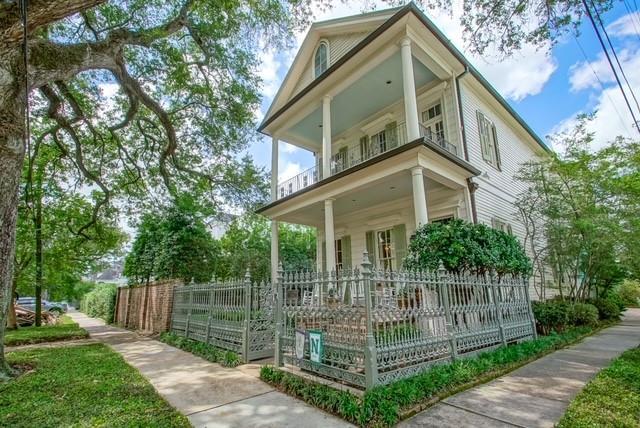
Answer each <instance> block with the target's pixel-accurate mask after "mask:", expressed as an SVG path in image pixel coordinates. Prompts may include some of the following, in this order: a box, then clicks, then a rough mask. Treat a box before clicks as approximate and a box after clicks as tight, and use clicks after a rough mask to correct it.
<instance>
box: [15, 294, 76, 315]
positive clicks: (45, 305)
mask: <svg viewBox="0 0 640 428" xmlns="http://www.w3.org/2000/svg"><path fill="white" fill-rule="evenodd" d="M16 304H17V305H18V306H22V307H23V308H25V309H29V310H31V311H35V310H36V298H35V297H19V298H18V300H17V301H16ZM55 308H58V311H59V312H61V313H62V312H66V308H64V307H63V306H62V305H61V304H58V303H52V302H48V301H46V300H43V301H42V310H43V311H50V310H51V309H55Z"/></svg>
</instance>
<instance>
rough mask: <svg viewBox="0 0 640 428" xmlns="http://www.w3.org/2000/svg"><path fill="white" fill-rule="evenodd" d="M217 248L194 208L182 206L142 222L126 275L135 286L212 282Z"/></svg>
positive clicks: (127, 265)
mask: <svg viewBox="0 0 640 428" xmlns="http://www.w3.org/2000/svg"><path fill="white" fill-rule="evenodd" d="M217 253H218V249H217V245H216V242H215V240H214V239H213V237H212V236H211V234H210V233H209V231H208V230H207V227H206V225H205V222H204V220H203V218H202V217H201V216H200V215H199V214H198V213H197V211H196V210H195V209H194V207H192V206H189V205H186V204H179V205H174V206H172V207H168V208H164V209H161V210H159V211H157V212H155V213H150V214H147V215H145V216H144V217H143V218H142V221H141V222H140V224H139V226H138V231H137V234H136V239H135V241H134V242H133V245H132V248H131V251H130V252H129V254H128V255H127V257H126V259H125V266H124V274H125V275H126V276H127V277H128V278H129V280H130V282H132V283H142V282H144V283H148V282H149V281H151V280H152V279H182V280H183V281H185V282H189V281H191V279H194V280H195V281H198V282H203V281H208V280H210V279H211V276H212V272H213V269H214V265H215V264H216V254H217Z"/></svg>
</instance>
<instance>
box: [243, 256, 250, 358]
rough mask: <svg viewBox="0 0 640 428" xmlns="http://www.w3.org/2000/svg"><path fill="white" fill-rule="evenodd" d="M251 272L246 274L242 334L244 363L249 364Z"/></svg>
mask: <svg viewBox="0 0 640 428" xmlns="http://www.w3.org/2000/svg"><path fill="white" fill-rule="evenodd" d="M250 329H251V272H249V268H247V271H246V272H245V274H244V330H243V332H242V354H243V356H244V362H245V363H248V362H249V348H250V346H249V342H250V340H251V336H250V335H251V333H250Z"/></svg>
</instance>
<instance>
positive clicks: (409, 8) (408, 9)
mask: <svg viewBox="0 0 640 428" xmlns="http://www.w3.org/2000/svg"><path fill="white" fill-rule="evenodd" d="M393 12H395V13H393ZM389 13H393V15H391V16H390V17H389V18H388V19H386V21H384V22H383V23H382V24H381V25H380V26H379V27H377V28H376V29H375V30H374V31H372V32H371V33H369V35H368V36H367V37H365V38H364V39H363V40H362V41H360V43H358V44H357V45H356V46H354V47H353V48H352V49H351V50H350V51H348V52H347V53H346V54H345V55H343V56H342V57H341V58H340V59H338V60H337V61H336V62H335V63H334V64H331V66H330V67H329V68H327V70H326V71H325V72H324V73H322V74H321V75H320V76H319V77H317V78H316V79H314V80H313V81H311V83H309V84H308V85H307V86H306V87H304V88H303V89H302V90H301V91H299V92H298V93H297V94H295V95H294V96H293V97H292V98H291V99H289V100H288V101H287V102H286V103H285V104H284V105H283V106H282V107H280V108H279V109H278V110H277V111H275V112H272V109H273V108H274V106H275V105H276V102H277V101H279V97H280V96H282V92H281V91H282V89H283V87H284V85H285V83H287V81H288V80H290V78H291V76H292V75H293V70H294V67H296V66H298V67H299V65H297V64H296V62H298V64H299V63H302V61H301V59H300V58H301V57H302V56H303V55H302V50H303V46H304V45H305V43H309V41H310V40H312V35H313V34H314V33H315V31H314V30H316V29H317V28H320V27H326V26H329V25H331V24H332V23H341V22H342V23H345V22H357V21H358V20H362V19H364V18H368V17H369V18H370V17H372V16H378V17H380V18H381V17H385V16H386V15H387V14H389ZM409 13H413V14H414V15H415V16H416V18H418V20H419V21H420V22H421V23H422V24H423V25H424V26H425V27H426V28H427V29H428V30H429V31H431V33H433V35H434V36H435V37H436V38H437V39H438V41H439V42H440V43H442V45H443V46H444V47H445V48H446V49H447V50H448V51H449V52H450V53H451V54H452V55H453V56H454V57H455V58H456V59H457V60H458V61H459V62H460V64H462V65H463V66H464V67H465V69H466V71H468V72H469V73H470V74H471V75H472V76H473V77H474V78H475V79H476V80H477V81H478V82H479V83H480V84H481V85H482V86H483V87H484V89H486V90H487V91H488V92H489V93H490V94H491V95H492V96H493V97H494V98H495V99H496V101H498V103H500V105H502V107H504V108H505V110H506V111H507V112H508V113H509V114H510V115H511V116H512V117H513V118H514V119H515V120H516V121H517V122H518V123H519V124H520V126H522V127H523V129H524V130H525V131H526V132H527V133H528V134H529V135H530V136H531V137H532V138H533V139H534V140H535V141H536V142H537V143H538V144H539V145H540V147H542V148H543V149H544V150H545V151H547V152H551V149H549V147H548V146H547V145H546V144H545V142H544V141H543V140H542V138H540V137H539V136H538V135H537V134H536V132H535V131H534V130H533V129H532V128H531V127H530V126H529V125H528V124H527V123H526V122H525V120H524V119H523V118H522V116H520V115H519V114H518V113H517V112H516V111H515V110H514V109H513V107H512V106H511V105H510V104H509V103H508V102H507V100H505V99H504V97H503V96H502V95H500V93H499V92H498V91H497V90H496V89H495V88H494V87H493V85H491V83H489V82H488V81H487V79H486V78H485V77H484V76H483V75H482V74H481V73H480V72H479V71H478V70H477V69H476V68H475V67H474V66H473V64H471V62H469V60H468V59H467V58H466V57H465V56H464V54H463V53H462V52H460V50H458V48H456V47H455V45H454V44H453V43H452V42H451V41H450V40H449V39H448V38H447V37H446V36H445V35H444V33H443V32H442V31H440V29H439V28H438V27H437V26H436V25H435V24H434V23H433V21H431V20H430V19H429V18H428V17H427V16H426V15H425V14H424V12H422V11H421V10H420V9H419V8H418V7H417V6H416V5H415V3H413V2H410V3H409V4H407V5H406V6H403V7H400V8H394V9H386V10H383V11H378V12H369V13H366V14H362V15H356V16H355V17H354V16H350V17H344V18H337V19H331V20H328V21H321V22H318V23H315V24H313V25H312V26H311V29H310V30H309V32H308V33H307V36H306V37H305V40H304V42H303V44H302V45H301V47H300V50H299V51H298V54H297V55H296V58H295V59H294V62H293V64H292V66H291V68H290V69H289V71H288V73H287V75H286V76H285V80H284V81H283V84H282V86H281V87H280V90H278V93H277V94H276V96H275V97H274V101H273V102H272V104H271V106H270V107H269V110H268V111H267V113H266V114H265V117H264V119H263V121H262V123H261V124H260V125H259V127H258V131H259V132H262V131H263V130H264V129H265V127H266V126H268V125H269V124H270V123H271V122H272V121H273V120H275V119H276V118H277V117H278V116H280V115H281V114H282V113H284V112H285V111H286V110H287V109H289V108H290V107H291V106H293V105H294V104H295V103H296V102H297V101H298V100H299V99H300V98H302V97H303V96H304V95H305V94H307V93H308V92H309V91H310V90H311V89H313V88H315V87H316V86H317V85H318V84H319V83H320V82H322V81H323V80H324V79H326V78H327V77H328V76H330V75H331V74H332V73H333V72H334V71H335V70H337V69H338V68H340V66H341V65H342V64H344V63H345V62H346V61H348V60H349V59H350V58H351V57H352V56H353V55H355V54H356V53H357V52H359V51H360V50H362V49H363V48H364V47H365V46H367V45H368V44H369V43H371V42H372V41H373V40H374V39H376V38H377V37H378V36H380V35H381V34H382V33H384V32H385V31H386V30H387V29H388V28H389V27H391V26H392V25H393V24H395V23H396V22H398V21H399V20H400V19H401V18H403V17H404V16H405V15H407V14H409ZM374 14H377V15H374ZM316 24H317V26H316V27H314V25H316ZM305 63H306V62H305ZM305 63H303V64H302V67H304V64H305Z"/></svg>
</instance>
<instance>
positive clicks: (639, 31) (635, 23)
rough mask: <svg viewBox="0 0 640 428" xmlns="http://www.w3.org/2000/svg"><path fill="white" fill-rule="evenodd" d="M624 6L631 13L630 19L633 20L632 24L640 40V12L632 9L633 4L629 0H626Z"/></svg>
mask: <svg viewBox="0 0 640 428" xmlns="http://www.w3.org/2000/svg"><path fill="white" fill-rule="evenodd" d="M624 7H625V9H627V13H628V14H629V20H630V21H631V25H632V26H633V30H634V31H635V32H636V36H637V37H638V40H640V27H639V23H640V14H638V13H637V12H634V11H633V10H631V6H630V5H629V2H628V1H627V0H624Z"/></svg>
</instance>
